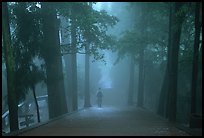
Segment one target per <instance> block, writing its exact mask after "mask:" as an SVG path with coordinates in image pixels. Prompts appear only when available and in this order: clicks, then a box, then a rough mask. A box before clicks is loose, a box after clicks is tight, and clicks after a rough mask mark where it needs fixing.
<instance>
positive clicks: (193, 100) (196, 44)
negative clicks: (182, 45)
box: [191, 2, 201, 114]
mask: <svg viewBox="0 0 204 138" xmlns="http://www.w3.org/2000/svg"><path fill="white" fill-rule="evenodd" d="M199 18H200V3H199V2H196V5H195V38H194V47H193V48H194V51H193V67H192V83H191V114H194V113H196V93H197V89H196V88H197V80H198V56H199V52H198V51H199V44H200V30H201V23H200V21H199V20H200V19H199Z"/></svg>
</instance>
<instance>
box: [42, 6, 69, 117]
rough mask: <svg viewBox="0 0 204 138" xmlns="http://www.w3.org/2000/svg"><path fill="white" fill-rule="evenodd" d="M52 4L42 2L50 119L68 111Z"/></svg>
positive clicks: (57, 32) (56, 20) (55, 16)
mask: <svg viewBox="0 0 204 138" xmlns="http://www.w3.org/2000/svg"><path fill="white" fill-rule="evenodd" d="M52 4H53V3H41V5H42V16H43V18H42V25H43V27H42V30H43V47H42V55H43V58H44V60H45V64H46V74H47V88H48V105H49V117H50V119H51V118H54V117H57V116H59V115H62V114H64V113H67V104H66V98H65V91H64V82H63V73H62V60H61V52H60V42H59V30H58V29H59V20H58V19H57V14H56V8H55V7H54V6H53V5H52Z"/></svg>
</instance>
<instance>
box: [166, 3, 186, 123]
mask: <svg viewBox="0 0 204 138" xmlns="http://www.w3.org/2000/svg"><path fill="white" fill-rule="evenodd" d="M182 6H183V3H179V2H175V3H174V4H173V9H172V25H171V36H172V37H171V46H170V48H171V50H170V57H169V69H168V70H169V81H168V82H169V83H168V96H169V97H168V109H169V110H168V111H169V112H168V115H169V116H168V117H169V121H171V122H175V121H176V110H177V107H176V106H177V76H178V52H179V42H180V36H181V28H182V23H183V20H184V14H183V13H182V14H178V12H180V10H181V7H182Z"/></svg>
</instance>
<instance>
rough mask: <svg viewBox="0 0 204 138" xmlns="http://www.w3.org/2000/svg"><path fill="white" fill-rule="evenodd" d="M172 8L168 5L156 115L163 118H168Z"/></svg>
mask: <svg viewBox="0 0 204 138" xmlns="http://www.w3.org/2000/svg"><path fill="white" fill-rule="evenodd" d="M171 18H172V6H171V3H170V6H169V38H168V47H167V48H168V51H167V64H166V71H165V75H164V79H163V83H162V88H161V93H160V97H159V106H158V110H157V113H158V114H159V115H162V116H164V117H167V116H168V81H169V63H170V62H169V61H170V58H169V57H170V53H171V22H172V19H171Z"/></svg>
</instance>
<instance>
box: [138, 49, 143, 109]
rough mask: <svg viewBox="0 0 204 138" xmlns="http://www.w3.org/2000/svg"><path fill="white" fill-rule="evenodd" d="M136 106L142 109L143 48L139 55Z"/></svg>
mask: <svg viewBox="0 0 204 138" xmlns="http://www.w3.org/2000/svg"><path fill="white" fill-rule="evenodd" d="M137 98H138V99H137V106H139V107H143V103H144V47H141V49H140V53H139V83H138V97H137Z"/></svg>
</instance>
